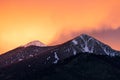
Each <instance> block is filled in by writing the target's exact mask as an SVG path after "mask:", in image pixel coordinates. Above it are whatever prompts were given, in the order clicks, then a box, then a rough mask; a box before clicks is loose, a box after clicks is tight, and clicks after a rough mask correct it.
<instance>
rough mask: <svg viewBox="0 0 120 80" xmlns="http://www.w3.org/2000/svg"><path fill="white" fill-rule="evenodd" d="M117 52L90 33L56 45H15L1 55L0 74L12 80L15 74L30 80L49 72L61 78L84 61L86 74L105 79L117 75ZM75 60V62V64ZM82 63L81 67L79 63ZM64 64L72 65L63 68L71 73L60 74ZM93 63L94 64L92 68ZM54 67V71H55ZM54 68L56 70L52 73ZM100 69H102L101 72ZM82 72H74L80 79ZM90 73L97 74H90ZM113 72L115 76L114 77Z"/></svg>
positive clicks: (119, 61) (42, 76) (119, 59)
mask: <svg viewBox="0 0 120 80" xmlns="http://www.w3.org/2000/svg"><path fill="white" fill-rule="evenodd" d="M119 56H120V52H119V51H116V50H113V49H112V48H111V47H109V46H108V45H106V44H104V43H102V42H100V41H99V40H97V39H95V38H93V37H91V36H88V35H86V34H82V35H80V36H78V37H76V38H74V39H72V40H70V41H68V42H65V43H63V44H60V45H56V46H42V47H41V46H36V45H29V46H27V47H19V48H16V49H15V50H12V51H9V52H8V53H6V54H3V55H1V56H0V78H1V79H3V80H4V79H12V80H14V79H15V80H16V78H18V79H20V80H21V79H22V78H25V79H26V80H28V78H30V79H32V78H33V80H34V79H35V78H36V77H38V79H43V80H44V76H47V77H48V78H53V77H52V76H54V75H56V76H59V77H60V76H62V75H63V76H62V77H61V78H63V79H64V77H66V76H70V75H74V74H72V69H73V72H74V69H76V67H80V68H79V69H80V70H83V69H84V67H85V65H86V66H88V69H90V68H91V69H90V73H89V74H90V75H92V77H90V78H91V79H98V78H99V77H100V76H102V77H104V75H102V74H105V75H107V74H108V75H107V76H108V77H107V78H106V79H109V77H110V78H111V79H112V78H113V79H118V78H119V76H118V74H120V70H119V69H120V65H119V64H120V57H119ZM79 60H80V61H79ZM74 61H75V62H74ZM76 62H77V63H76ZM75 63H76V65H78V66H75V65H74V64H75ZM69 64H70V65H69ZM79 64H80V65H79ZM73 65H74V66H73ZM82 65H83V66H84V67H81V66H82ZM65 66H68V68H69V67H70V66H72V67H71V68H70V69H69V70H67V69H66V71H68V72H69V73H71V74H70V75H68V74H66V76H64V69H63V70H62V68H64V67H65ZM93 66H96V67H94V68H93ZM82 68H83V69H82ZM59 69H60V73H59ZM77 69H78V68H77ZM85 69H87V68H85ZM93 69H96V70H95V72H94V71H92V70H93ZM97 69H98V71H97ZM110 69H111V71H110ZM56 70H58V71H57V72H56ZM105 70H106V71H107V72H106V71H105ZM54 71H55V73H56V74H54ZM76 71H77V70H76ZM78 71H79V70H78ZM86 71H87V70H85V72H86ZM88 71H89V70H88ZM101 71H103V73H102V72H101ZM104 71H105V72H104ZM85 72H84V71H83V72H82V73H83V74H80V73H81V72H80V73H79V72H76V73H75V74H76V75H80V76H81V79H84V78H82V76H83V77H89V75H88V74H87V73H85ZM47 73H49V74H51V75H52V74H53V75H52V76H50V75H47ZM62 73H63V74H62ZM65 73H66V72H65ZM77 73H79V74H77ZM94 73H96V74H97V73H99V74H100V75H96V74H94ZM85 74H86V75H85ZM94 75H96V76H98V77H97V78H96V77H95V78H94ZM26 76H28V77H26ZM56 76H55V77H56ZM114 76H116V78H115V77H114ZM31 77H32V78H31ZM70 77H71V76H70ZM74 78H75V77H74ZM45 79H46V77H45ZM57 79H59V78H57ZM75 79H76V78H75ZM77 79H78V78H77ZM77 79H76V80H77ZM79 79H80V78H79ZM79 79H78V80H79ZM85 79H86V78H85ZM103 79H104V78H103ZM66 80H67V79H66ZM86 80H87V79H86Z"/></svg>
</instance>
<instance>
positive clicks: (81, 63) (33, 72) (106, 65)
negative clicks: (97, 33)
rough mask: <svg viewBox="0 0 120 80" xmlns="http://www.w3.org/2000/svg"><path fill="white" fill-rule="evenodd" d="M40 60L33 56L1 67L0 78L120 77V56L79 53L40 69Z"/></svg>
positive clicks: (85, 79) (80, 79)
mask: <svg viewBox="0 0 120 80" xmlns="http://www.w3.org/2000/svg"><path fill="white" fill-rule="evenodd" d="M40 60H41V59H40V58H34V59H30V60H28V61H24V62H20V63H17V64H13V65H10V66H8V67H6V68H3V69H1V70H0V72H1V74H0V78H1V79H2V80H56V79H57V80H72V79H74V80H88V79H92V80H94V79H95V80H113V79H114V80H119V79H120V76H119V74H120V65H119V64H120V57H109V56H103V55H94V54H84V53H79V54H77V55H76V56H74V57H70V58H67V59H65V60H64V61H62V62H59V63H58V64H53V65H51V66H49V67H43V68H42V69H41V67H42V66H41V67H40V63H39V61H40ZM30 63H31V64H30ZM28 64H29V65H28ZM26 65H27V66H26Z"/></svg>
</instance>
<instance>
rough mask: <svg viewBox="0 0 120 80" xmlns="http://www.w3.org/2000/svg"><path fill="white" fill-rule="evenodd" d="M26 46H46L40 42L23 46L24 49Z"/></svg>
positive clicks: (36, 41) (32, 42)
mask: <svg viewBox="0 0 120 80" xmlns="http://www.w3.org/2000/svg"><path fill="white" fill-rule="evenodd" d="M28 46H46V45H45V44H43V43H42V42H40V41H39V40H35V41H31V42H29V43H27V44H26V45H24V47H28Z"/></svg>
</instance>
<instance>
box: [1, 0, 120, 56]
mask: <svg viewBox="0 0 120 80" xmlns="http://www.w3.org/2000/svg"><path fill="white" fill-rule="evenodd" d="M119 4H120V0H0V53H1V54H2V53H4V52H7V51H9V50H11V49H14V48H16V47H18V46H21V45H24V44H26V43H28V42H30V41H33V40H40V41H41V42H43V43H45V44H47V45H56V44H60V43H63V42H65V41H67V40H69V39H72V38H74V37H75V36H78V35H80V34H81V33H87V34H90V35H92V36H94V37H95V38H97V39H100V40H101V41H102V42H105V43H106V44H108V45H110V46H111V47H112V48H114V49H116V50H120V47H119V45H120V41H119V40H120V35H119V34H120V28H119V26H120V15H119V14H120V5H119ZM118 39H119V40H118Z"/></svg>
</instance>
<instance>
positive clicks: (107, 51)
mask: <svg viewBox="0 0 120 80" xmlns="http://www.w3.org/2000/svg"><path fill="white" fill-rule="evenodd" d="M71 42H72V44H73V45H74V46H75V47H77V49H79V50H80V52H87V53H97V54H98V53H99V55H109V56H116V55H120V52H118V51H115V50H113V49H112V48H111V47H109V46H108V45H106V44H104V43H102V42H100V41H99V40H97V39H95V38H93V37H91V36H89V35H87V34H81V35H80V36H78V37H76V38H75V39H73V40H72V41H71Z"/></svg>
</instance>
